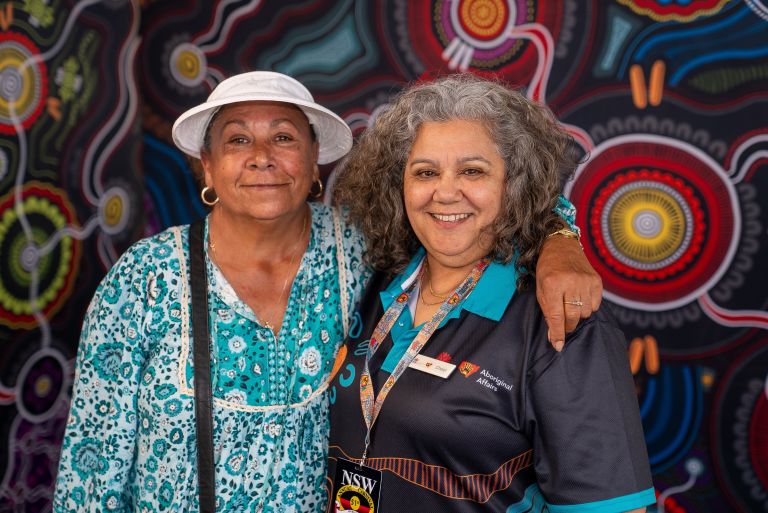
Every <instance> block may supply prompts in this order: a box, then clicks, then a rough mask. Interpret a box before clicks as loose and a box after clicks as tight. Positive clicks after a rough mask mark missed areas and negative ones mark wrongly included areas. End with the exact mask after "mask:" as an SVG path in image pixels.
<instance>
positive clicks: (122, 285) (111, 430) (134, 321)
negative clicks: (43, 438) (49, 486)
mask: <svg viewBox="0 0 768 513" xmlns="http://www.w3.org/2000/svg"><path fill="white" fill-rule="evenodd" d="M139 244H141V243H139ZM140 261H141V250H140V249H137V247H136V246H134V247H132V248H131V249H129V250H128V252H127V253H126V254H125V255H124V256H123V257H121V258H120V260H118V262H117V263H116V264H115V266H114V267H113V268H112V269H111V270H110V271H109V273H107V275H106V276H105V278H104V279H103V280H102V282H101V284H100V285H99V287H98V288H97V290H96V293H95V295H94V297H93V300H92V301H91V304H90V306H89V307H88V311H87V312H86V316H85V320H84V323H83V329H82V332H81V336H80V345H79V348H78V354H77V360H76V366H75V381H74V387H73V391H72V402H71V406H70V411H69V418H68V421H67V426H66V431H65V433H64V441H63V444H62V450H61V458H60V461H59V472H58V476H57V479H56V492H55V495H54V507H53V510H54V511H55V512H64V511H67V512H69V511H77V512H86V511H89V512H96V511H129V510H132V507H131V506H130V495H131V494H130V490H129V486H130V482H131V480H132V473H133V464H134V456H135V449H136V430H137V420H136V419H137V416H136V403H137V396H138V387H139V380H140V378H141V376H140V374H141V368H142V366H143V362H144V360H145V353H146V349H145V347H144V340H143V337H142V332H143V329H142V328H143V324H144V321H143V318H144V305H143V301H142V297H143V294H144V291H145V290H146V280H145V279H144V278H143V274H144V273H142V272H141V271H140V269H141V266H140Z"/></svg>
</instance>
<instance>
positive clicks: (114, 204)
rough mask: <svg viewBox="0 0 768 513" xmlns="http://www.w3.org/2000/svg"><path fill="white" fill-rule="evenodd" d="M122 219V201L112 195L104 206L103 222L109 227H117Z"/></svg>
mask: <svg viewBox="0 0 768 513" xmlns="http://www.w3.org/2000/svg"><path fill="white" fill-rule="evenodd" d="M122 218H123V199H122V198H121V197H120V196H118V195H114V196H112V197H111V198H109V199H108V200H107V202H106V204H105V205H104V222H105V223H106V224H107V225H109V226H117V225H118V223H120V220H121V219H122Z"/></svg>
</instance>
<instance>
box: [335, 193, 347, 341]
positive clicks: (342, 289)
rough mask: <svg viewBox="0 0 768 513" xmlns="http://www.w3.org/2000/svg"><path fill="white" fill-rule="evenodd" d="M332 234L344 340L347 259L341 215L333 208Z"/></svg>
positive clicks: (345, 330)
mask: <svg viewBox="0 0 768 513" xmlns="http://www.w3.org/2000/svg"><path fill="white" fill-rule="evenodd" d="M332 212H333V233H334V235H335V237H336V267H337V268H338V271H339V294H340V299H341V325H342V327H343V330H344V338H347V335H349V294H348V293H347V259H346V257H345V255H344V236H343V235H342V229H341V219H340V216H341V214H340V213H339V211H338V209H337V208H336V207H333V209H332Z"/></svg>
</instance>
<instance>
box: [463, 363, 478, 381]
mask: <svg viewBox="0 0 768 513" xmlns="http://www.w3.org/2000/svg"><path fill="white" fill-rule="evenodd" d="M479 369H480V366H479V365H475V364H474V363H470V362H467V361H463V362H461V363H460V364H459V372H461V373H462V374H463V375H464V377H465V378H468V377H470V376H471V375H472V374H474V373H475V372H477V371H478V370H479Z"/></svg>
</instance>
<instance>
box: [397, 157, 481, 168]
mask: <svg viewBox="0 0 768 513" xmlns="http://www.w3.org/2000/svg"><path fill="white" fill-rule="evenodd" d="M476 161H479V162H485V163H486V164H490V163H491V161H490V160H488V159H487V158H485V157H483V156H482V155H468V156H466V157H462V158H460V159H456V163H457V164H464V163H466V162H476ZM414 164H431V165H433V166H434V165H436V164H437V161H436V160H432V159H428V158H424V157H419V158H415V159H413V160H412V161H411V162H410V165H414Z"/></svg>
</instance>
